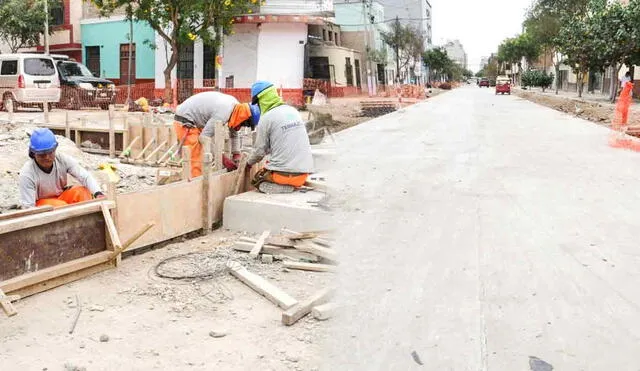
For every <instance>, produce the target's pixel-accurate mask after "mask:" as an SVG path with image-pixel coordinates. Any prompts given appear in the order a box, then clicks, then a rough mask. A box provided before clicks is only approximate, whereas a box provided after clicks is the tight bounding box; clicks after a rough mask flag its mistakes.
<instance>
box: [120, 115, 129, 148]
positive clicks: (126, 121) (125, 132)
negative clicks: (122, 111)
mask: <svg viewBox="0 0 640 371" xmlns="http://www.w3.org/2000/svg"><path fill="white" fill-rule="evenodd" d="M123 126H124V130H123V131H122V150H123V151H124V149H125V148H127V147H128V146H129V119H128V118H127V117H126V116H125V117H124V124H123Z"/></svg>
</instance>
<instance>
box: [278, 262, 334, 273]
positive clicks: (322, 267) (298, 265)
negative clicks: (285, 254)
mask: <svg viewBox="0 0 640 371" xmlns="http://www.w3.org/2000/svg"><path fill="white" fill-rule="evenodd" d="M282 264H283V265H284V266H285V268H289V269H298V270H302V271H312V272H335V271H336V266H335V265H329V264H314V263H303V262H289V261H285V262H283V263H282Z"/></svg>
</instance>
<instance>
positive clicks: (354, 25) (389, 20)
mask: <svg viewBox="0 0 640 371" xmlns="http://www.w3.org/2000/svg"><path fill="white" fill-rule="evenodd" d="M428 19H429V18H398V20H400V21H426V20H428ZM395 21H396V19H395V18H392V19H385V20H384V21H380V22H369V23H361V24H340V23H337V25H338V26H341V27H343V26H344V27H357V26H367V25H370V24H383V23H390V22H395Z"/></svg>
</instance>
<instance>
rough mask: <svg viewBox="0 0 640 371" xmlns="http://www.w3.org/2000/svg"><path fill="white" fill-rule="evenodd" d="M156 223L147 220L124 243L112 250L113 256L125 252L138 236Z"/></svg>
mask: <svg viewBox="0 0 640 371" xmlns="http://www.w3.org/2000/svg"><path fill="white" fill-rule="evenodd" d="M154 225H156V223H155V222H149V223H147V225H145V226H144V227H142V229H140V230H139V231H138V232H136V233H135V234H134V235H133V236H131V237H130V238H129V239H128V240H127V241H126V242H125V243H123V244H122V247H121V248H120V249H118V250H115V251H114V252H113V255H114V257H116V256H118V255H120V254H121V253H123V252H125V251H126V250H127V249H128V248H129V247H130V246H131V245H133V243H134V242H136V241H137V240H138V239H139V238H140V237H142V236H143V235H144V234H145V233H147V232H148V231H149V230H150V229H151V228H153V226H154Z"/></svg>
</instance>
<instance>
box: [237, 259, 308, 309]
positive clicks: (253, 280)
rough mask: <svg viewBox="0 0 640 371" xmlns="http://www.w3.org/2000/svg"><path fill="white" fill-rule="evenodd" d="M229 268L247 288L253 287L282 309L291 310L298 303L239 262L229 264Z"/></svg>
mask: <svg viewBox="0 0 640 371" xmlns="http://www.w3.org/2000/svg"><path fill="white" fill-rule="evenodd" d="M227 268H229V271H230V273H231V274H232V275H233V276H234V277H236V278H237V279H239V280H240V281H242V282H243V283H244V284H246V285H247V286H249V287H251V288H252V289H253V290H254V291H256V292H257V293H259V294H260V295H262V296H264V297H266V298H267V299H269V301H271V302H272V303H274V304H276V305H277V306H279V307H280V308H283V309H289V308H291V307H293V306H294V305H296V304H297V303H298V301H297V300H296V299H294V298H293V297H291V296H289V294H287V293H286V292H284V291H283V290H281V289H280V288H278V287H276V286H275V285H273V284H272V283H270V282H269V281H267V280H265V279H264V278H262V277H260V276H259V275H257V274H255V273H252V272H249V271H248V270H247V269H246V268H245V267H243V266H242V265H241V264H240V263H238V262H235V261H230V262H227Z"/></svg>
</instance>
